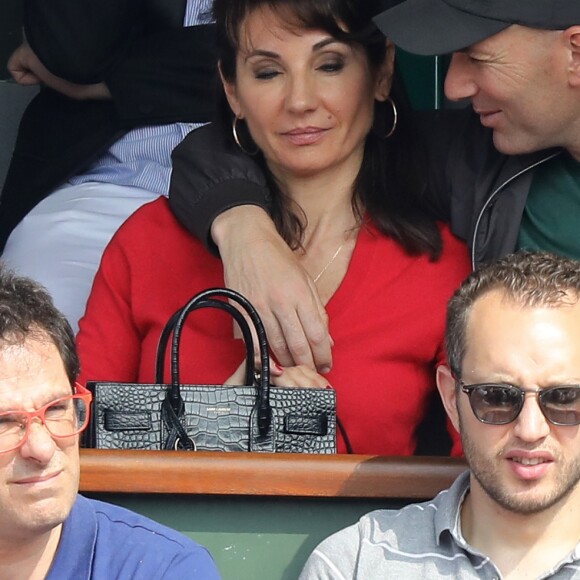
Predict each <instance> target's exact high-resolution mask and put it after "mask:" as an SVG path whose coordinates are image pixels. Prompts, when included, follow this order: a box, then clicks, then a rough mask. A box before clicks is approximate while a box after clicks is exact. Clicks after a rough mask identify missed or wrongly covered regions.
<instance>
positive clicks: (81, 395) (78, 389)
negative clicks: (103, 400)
mask: <svg viewBox="0 0 580 580" xmlns="http://www.w3.org/2000/svg"><path fill="white" fill-rule="evenodd" d="M65 399H82V400H83V401H84V402H85V405H86V407H87V420H86V422H85V424H84V426H83V428H82V429H80V430H79V431H77V432H76V433H72V434H70V435H55V434H54V433H52V432H51V430H50V429H49V428H48V426H47V425H46V422H45V420H44V416H45V413H46V410H47V409H48V407H50V406H52V405H54V403H56V402H58V401H63V400H65ZM92 400H93V394H92V393H91V392H90V391H89V390H88V389H87V388H85V387H83V385H81V384H80V383H75V392H74V393H73V394H71V395H66V396H65V397H59V398H58V399H54V401H50V402H49V403H46V405H43V406H42V407H40V409H36V411H5V412H3V413H0V417H1V416H2V415H9V414H12V413H17V414H19V415H23V416H25V417H26V432H25V433H24V437H23V438H22V439H21V440H20V442H19V443H18V445H16V446H15V447H12V448H10V449H3V450H0V454H1V453H10V452H11V451H16V450H17V449H20V447H22V446H23V445H24V443H26V440H27V439H28V434H29V432H30V429H29V427H30V424H31V423H32V420H33V419H34V418H36V417H38V419H39V420H40V422H41V423H42V424H43V425H44V428H45V429H46V430H47V432H48V433H49V434H50V436H51V437H53V438H54V439H66V438H68V437H74V436H75V435H78V434H80V433H82V432H83V431H84V430H85V429H86V428H87V426H88V424H89V422H90V419H91V402H92Z"/></svg>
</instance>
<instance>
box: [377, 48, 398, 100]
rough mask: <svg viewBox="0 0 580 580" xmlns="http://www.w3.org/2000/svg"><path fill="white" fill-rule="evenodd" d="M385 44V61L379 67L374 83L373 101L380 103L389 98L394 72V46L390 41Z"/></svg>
mask: <svg viewBox="0 0 580 580" xmlns="http://www.w3.org/2000/svg"><path fill="white" fill-rule="evenodd" d="M385 42H386V43H387V52H386V54H385V60H384V61H383V62H382V64H381V66H380V67H379V70H378V73H377V80H376V82H375V100H377V101H379V102H381V103H383V102H384V101H386V100H387V99H388V97H389V94H390V92H391V85H392V84H393V74H394V71H395V45H394V44H393V43H392V42H391V41H390V40H387V41H385Z"/></svg>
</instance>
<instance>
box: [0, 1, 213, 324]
mask: <svg viewBox="0 0 580 580" xmlns="http://www.w3.org/2000/svg"><path fill="white" fill-rule="evenodd" d="M208 6H209V0H187V1H186V0H138V1H129V0H102V1H100V2H97V3H95V2H90V1H88V0H54V1H51V2H45V1H44V0H24V3H23V9H24V33H25V41H24V42H23V44H22V45H21V46H20V47H18V48H17V49H16V50H15V52H14V53H13V54H12V56H11V57H10V59H9V62H8V70H9V71H10V73H11V74H12V76H13V78H14V80H15V81H16V82H18V83H20V84H23V85H31V84H40V85H42V88H41V90H40V93H39V94H38V95H37V96H36V97H35V98H34V100H33V101H32V102H31V103H30V105H29V106H28V108H27V109H26V111H25V113H24V116H23V118H22V121H21V124H20V127H19V133H18V138H17V142H16V146H15V151H14V155H13V158H12V161H11V165H10V168H9V171H8V174H7V177H6V182H5V184H4V188H3V191H2V195H1V197H0V251H2V250H3V254H2V258H3V260H4V261H5V262H6V263H8V264H10V266H11V267H13V268H14V269H16V270H17V271H18V272H19V273H21V274H23V275H27V276H30V277H32V278H34V279H36V280H38V281H39V282H41V283H42V284H43V285H45V286H46V287H47V288H48V289H49V290H50V292H51V294H52V296H53V297H54V300H55V302H56V303H57V305H58V306H59V308H60V309H61V311H63V312H64V313H65V315H66V316H67V318H68V319H69V321H70V322H71V324H72V325H73V328H74V329H76V328H77V324H78V319H79V318H80V317H81V315H82V314H83V313H84V309H85V305H86V299H87V296H88V294H89V291H90V288H91V284H92V280H93V277H94V274H95V272H96V270H97V267H98V265H99V262H100V259H101V255H102V252H103V250H104V248H105V246H106V244H107V243H108V241H109V240H110V238H111V236H112V235H113V233H114V232H115V231H116V229H117V228H118V227H119V225H120V224H121V223H122V222H123V221H124V220H125V218H127V216H129V215H130V214H131V213H132V212H133V211H134V210H135V209H137V208H138V207H139V206H140V205H142V204H143V203H145V202H148V201H151V200H153V199H155V198H157V197H158V196H159V195H167V192H168V188H169V176H170V173H171V157H170V155H171V151H172V149H173V148H174V147H175V145H177V144H178V143H179V142H180V141H181V140H182V139H183V137H185V135H186V134H187V133H188V132H189V131H191V130H192V129H193V128H195V127H198V126H199V124H200V123H203V122H205V121H208V120H210V118H211V117H212V116H213V103H214V101H215V95H214V91H213V87H214V84H213V78H214V75H215V72H214V67H213V66H211V63H213V61H214V60H215V56H214V55H215V45H214V34H213V29H212V27H211V26H209V25H199V26H195V25H196V24H198V23H200V21H201V20H202V18H203V13H204V12H205V11H207V9H208ZM14 228H15V229H14ZM13 230H14V231H13ZM9 236H10V237H9ZM5 244H6V247H4V246H5Z"/></svg>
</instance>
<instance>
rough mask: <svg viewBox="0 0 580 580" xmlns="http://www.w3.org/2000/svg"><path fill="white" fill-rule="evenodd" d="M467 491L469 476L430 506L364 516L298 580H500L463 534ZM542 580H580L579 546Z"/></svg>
mask: <svg viewBox="0 0 580 580" xmlns="http://www.w3.org/2000/svg"><path fill="white" fill-rule="evenodd" d="M468 489H469V472H466V473H463V474H461V475H460V476H459V477H458V478H457V480H456V481H455V482H454V483H453V485H452V486H451V487H450V488H449V489H447V490H445V491H442V492H441V493H440V494H439V495H438V496H437V497H436V498H435V499H433V500H431V501H427V502H425V503H416V504H410V505H408V506H406V507H404V508H403V509H401V510H377V511H374V512H371V513H370V514H367V515H366V516H363V517H362V518H361V519H360V520H359V522H358V523H357V524H355V525H353V526H350V527H348V528H346V529H344V530H342V531H340V532H337V533H336V534H334V535H332V536H330V537H329V538H327V539H326V540H324V541H323V542H322V543H321V544H320V545H319V546H318V547H317V548H316V550H314V552H313V553H312V554H311V556H310V558H309V559H308V561H307V562H306V566H305V567H304V570H303V571H302V574H301V575H300V580H331V579H332V580H351V579H352V580H355V579H356V580H373V579H379V578H380V579H381V580H382V579H384V578H397V579H398V578H404V579H405V580H408V579H413V578H417V579H421V580H423V579H428V580H431V579H436V578H448V579H456V578H459V579H462V580H463V579H468V578H473V579H474V580H475V579H477V580H481V579H484V580H492V579H500V578H501V577H502V576H501V574H500V572H499V570H498V569H497V568H496V567H495V565H494V564H493V562H491V560H490V559H489V558H488V557H487V556H484V555H483V554H481V553H480V552H478V551H477V550H475V549H474V548H472V547H471V546H469V545H468V544H467V542H466V541H465V540H464V538H463V535H462V534H461V522H460V519H459V514H460V507H461V503H462V502H463V498H464V497H465V494H466V493H467V491H468ZM538 578H554V579H558V580H564V579H566V580H571V579H572V578H574V579H579V580H580V544H578V546H577V547H576V549H575V550H574V552H572V554H570V555H569V556H568V557H567V558H566V559H565V560H563V561H562V562H560V563H559V564H558V565H557V566H556V567H554V569H553V570H550V571H549V572H548V573H546V574H544V575H542V576H538Z"/></svg>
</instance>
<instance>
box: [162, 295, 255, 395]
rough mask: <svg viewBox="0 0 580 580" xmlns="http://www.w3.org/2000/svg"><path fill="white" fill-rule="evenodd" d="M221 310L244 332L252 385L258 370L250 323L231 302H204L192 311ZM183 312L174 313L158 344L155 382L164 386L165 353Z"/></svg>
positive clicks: (248, 380)
mask: <svg viewBox="0 0 580 580" xmlns="http://www.w3.org/2000/svg"><path fill="white" fill-rule="evenodd" d="M206 307H207V308H219V309H220V310H224V311H225V312H228V313H229V314H231V316H232V317H233V318H234V319H235V321H236V322H237V323H238V325H239V327H240V330H241V332H242V338H243V340H244V344H245V345H246V379H245V381H246V384H247V385H252V384H253V383H254V376H255V370H256V363H255V361H254V356H253V352H254V338H253V337H252V332H251V331H250V327H249V326H248V321H247V320H246V319H245V318H244V316H243V314H242V313H241V312H240V311H239V310H238V309H237V308H235V307H234V306H232V305H231V304H230V303H229V302H225V301H224V300H213V299H209V300H204V301H203V302H200V303H199V304H197V305H196V306H195V307H194V308H192V309H191V310H190V312H191V311H193V310H198V309H201V308H206ZM182 310H183V308H180V309H179V310H177V311H176V312H174V313H173V315H172V316H171V318H170V319H169V320H168V321H167V324H166V325H165V327H164V328H163V331H162V332H161V336H160V337H159V342H158V344H157V357H156V360H155V382H156V383H157V384H159V385H160V384H163V382H164V376H165V352H166V350H167V343H168V342H169V337H170V336H171V333H172V332H173V331H174V329H175V324H176V322H177V319H178V318H179V313H180V312H181V311H182Z"/></svg>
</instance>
